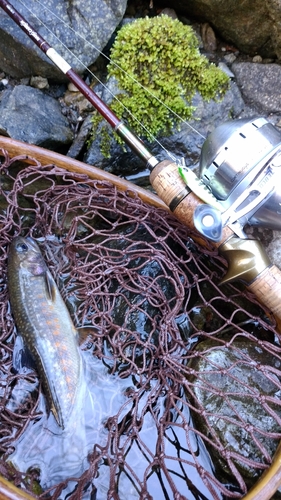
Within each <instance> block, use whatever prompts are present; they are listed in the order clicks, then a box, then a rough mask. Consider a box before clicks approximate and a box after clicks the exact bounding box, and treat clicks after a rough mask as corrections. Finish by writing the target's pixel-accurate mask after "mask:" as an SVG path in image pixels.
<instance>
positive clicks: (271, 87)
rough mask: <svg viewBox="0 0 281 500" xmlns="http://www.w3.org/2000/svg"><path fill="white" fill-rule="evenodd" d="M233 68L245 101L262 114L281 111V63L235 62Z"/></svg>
mask: <svg viewBox="0 0 281 500" xmlns="http://www.w3.org/2000/svg"><path fill="white" fill-rule="evenodd" d="M231 69H232V71H233V73H234V74H235V77H236V81H237V84H238V86H239V87H240V88H241V92H242V95H243V97H244V99H245V102H247V103H248V104H249V105H250V106H254V107H255V108H256V109H257V110H258V111H259V113H261V114H265V115H267V114H269V113H280V112H281V99H280V79H281V66H280V65H279V64H258V63H248V62H241V63H238V62H237V63H236V62H235V63H233V65H232V67H231Z"/></svg>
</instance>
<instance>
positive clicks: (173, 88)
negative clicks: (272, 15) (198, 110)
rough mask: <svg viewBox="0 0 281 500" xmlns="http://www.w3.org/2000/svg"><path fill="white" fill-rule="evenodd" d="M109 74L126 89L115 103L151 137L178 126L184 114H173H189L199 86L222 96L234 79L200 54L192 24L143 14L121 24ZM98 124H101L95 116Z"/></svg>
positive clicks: (125, 117) (121, 113) (208, 95)
mask: <svg viewBox="0 0 281 500" xmlns="http://www.w3.org/2000/svg"><path fill="white" fill-rule="evenodd" d="M108 75H109V77H111V76H114V77H115V78H116V79H117V81H118V85H119V88H120V91H121V92H120V94H119V95H117V98H118V101H115V100H114V101H113V102H112V103H111V108H112V109H113V111H114V112H115V113H116V114H117V116H118V117H120V118H121V119H123V120H125V121H127V123H128V125H129V126H131V127H132V128H133V129H134V131H135V132H136V133H137V134H139V135H141V136H143V137H147V138H148V139H149V138H150V137H151V136H150V133H151V134H153V135H154V136H156V135H157V134H159V133H160V132H167V131H169V130H171V128H172V127H173V126H174V125H177V124H178V123H179V122H180V119H179V118H177V117H176V116H175V114H174V113H176V114H177V115H179V116H180V117H181V118H182V119H185V120H186V119H189V118H190V117H191V116H192V114H193V112H194V107H192V106H191V101H192V97H193V96H194V94H195V92H196V91H199V92H200V94H201V95H202V97H203V98H204V99H211V98H215V99H219V98H221V97H222V95H223V94H224V93H225V91H226V90H227V88H228V83H229V79H228V77H227V76H226V75H225V73H223V72H222V71H221V70H220V69H218V68H217V67H216V66H215V65H214V64H210V63H209V61H208V59H207V58H206V57H204V56H202V55H201V54H200V52H199V46H198V39H197V37H196V35H195V33H194V31H193V30H192V28H191V27H190V26H186V25H184V24H182V23H181V22H180V21H178V20H174V19H172V18H170V17H168V16H166V15H163V16H159V17H153V18H148V17H146V18H142V19H138V20H136V21H134V22H132V23H129V24H126V25H125V26H124V27H123V28H121V29H120V31H119V32H118V34H117V37H116V40H115V42H114V45H113V47H112V50H111V62H110V63H109V66H108ZM137 82H138V83H137ZM152 94H153V95H152ZM162 102H164V103H165V105H166V106H168V108H169V109H168V108H166V107H165V106H163V105H162V104H161V103H162ZM124 106H125V107H124ZM125 108H127V109H128V110H129V112H128V111H127V110H126V109H125ZM131 114H132V115H134V117H135V118H136V120H135V119H133V117H132V115H131ZM94 123H95V127H94V128H96V127H97V121H96V118H94ZM141 125H143V126H144V127H145V129H146V130H144V129H143V127H142V126H141Z"/></svg>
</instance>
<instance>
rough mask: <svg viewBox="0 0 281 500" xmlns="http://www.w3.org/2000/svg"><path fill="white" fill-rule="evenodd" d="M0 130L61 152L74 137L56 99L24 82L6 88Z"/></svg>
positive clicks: (0, 116)
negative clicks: (11, 88) (11, 87)
mask: <svg viewBox="0 0 281 500" xmlns="http://www.w3.org/2000/svg"><path fill="white" fill-rule="evenodd" d="M0 134H1V135H5V136H8V137H12V138H13V139H18V140H20V141H23V142H27V143H30V144H35V145H37V146H42V147H45V148H48V149H53V150H55V151H59V152H64V150H65V149H66V147H67V146H68V145H69V144H70V143H71V141H72V140H73V134H72V132H71V130H70V127H69V123H68V120H67V119H66V118H65V117H64V116H63V115H62V112H61V108H60V105H59V103H58V102H57V101H56V99H54V98H53V97H51V96H48V95H45V94H44V93H43V92H42V91H41V90H38V89H33V88H32V87H26V86H25V85H18V86H16V87H15V88H14V89H13V90H6V91H5V92H4V94H3V96H2V99H1V103H0Z"/></svg>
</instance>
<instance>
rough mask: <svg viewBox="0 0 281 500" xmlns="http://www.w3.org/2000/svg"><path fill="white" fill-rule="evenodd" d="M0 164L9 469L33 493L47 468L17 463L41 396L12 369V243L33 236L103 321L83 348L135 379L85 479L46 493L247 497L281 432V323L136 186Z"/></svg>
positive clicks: (2, 455) (1, 450)
mask: <svg viewBox="0 0 281 500" xmlns="http://www.w3.org/2000/svg"><path fill="white" fill-rule="evenodd" d="M1 158H2V165H1V198H0V209H1V214H0V227H1V232H0V241H1V255H0V258H1V277H0V294H1V297H0V308H1V309H0V315H1V316H0V318H1V319H0V321H1V326H2V328H1V337H0V349H1V365H0V396H1V403H0V473H1V474H2V475H4V476H5V477H6V478H7V479H9V480H11V481H13V482H14V483H15V484H17V485H20V486H21V487H22V488H26V489H27V490H28V491H33V492H34V491H35V490H34V487H33V486H34V484H37V483H40V471H38V470H31V471H28V473H26V471H18V470H15V468H14V467H13V466H12V465H11V462H10V461H9V457H10V455H11V453H12V452H13V450H14V446H15V444H14V443H15V441H16V440H18V439H19V437H20V436H22V435H23V434H24V433H25V432H26V429H27V427H28V425H29V423H30V422H31V421H32V420H34V419H35V418H38V412H39V409H38V401H39V399H40V397H41V388H40V384H38V379H37V375H36V373H35V372H29V373H27V374H22V373H17V372H15V370H14V369H13V348H14V341H15V337H16V328H15V325H14V321H13V317H12V314H11V311H10V307H9V296H8V290H7V283H6V269H7V255H8V251H9V245H10V242H11V240H12V239H13V238H14V236H16V235H18V234H22V235H31V236H33V237H34V238H36V239H37V240H38V241H39V242H40V246H41V248H42V252H43V254H44V257H45V259H46V262H47V265H48V267H49V269H50V270H51V272H52V274H53V276H54V277H55V279H56V282H57V284H58V286H59V288H60V290H61V293H62V296H63V298H64V300H65V301H66V303H67V306H68V307H69V309H70V312H71V315H72V317H73V321H74V323H75V325H77V326H79V325H89V326H90V325H94V326H96V327H97V329H96V333H95V334H94V335H93V336H92V337H91V339H90V340H89V339H88V340H87V341H86V342H85V343H84V344H83V345H82V347H81V349H84V350H87V351H88V353H90V356H91V357H92V358H93V360H94V359H98V360H101V361H102V363H103V365H104V367H105V368H106V370H107V372H108V374H110V375H114V376H115V377H117V378H118V379H122V380H130V384H129V385H128V388H127V390H126V393H125V395H124V397H125V400H122V404H120V408H119V409H118V408H114V411H112V409H110V408H108V413H107V415H106V418H104V420H103V423H102V424H103V427H104V429H105V431H106V436H107V437H106V440H105V441H103V442H102V443H99V441H98V440H97V441H96V442H93V443H92V447H91V451H90V453H89V456H88V461H87V467H86V468H85V470H84V472H83V473H82V475H81V477H78V478H77V477H76V478H68V477H66V478H65V480H64V481H62V482H60V483H59V484H55V485H52V487H50V488H49V489H48V490H47V491H43V492H42V491H41V492H39V493H38V494H40V496H41V497H42V498H45V497H46V498H47V497H48V495H50V494H51V495H52V498H54V499H56V498H62V496H61V495H62V492H63V490H64V489H65V488H66V486H67V484H68V483H71V484H72V485H73V487H72V489H71V492H70V493H69V494H68V497H69V498H72V499H78V498H82V497H83V495H85V494H86V493H85V492H90V493H89V498H97V499H98V498H108V499H116V500H117V499H119V498H120V499H121V498H127V499H131V498H141V499H150V498H157V499H161V498H163V499H171V498H174V499H189V500H190V499H191V500H192V499H207V498H209V499H221V498H241V497H242V496H243V494H245V492H246V491H247V490H248V488H249V487H250V486H251V485H252V484H253V483H255V482H256V480H257V478H258V477H259V476H260V475H261V473H262V472H263V470H264V469H265V468H267V467H268V465H269V464H270V463H271V459H272V456H273V454H274V452H275V449H276V448H277V445H278V443H279V440H280V437H281V432H280V430H281V428H280V424H281V408H280V391H281V382H280V376H281V369H280V367H281V348H280V337H279V335H278V333H277V332H276V330H275V325H274V320H273V319H272V318H270V317H269V314H268V312H267V311H265V310H264V309H263V308H262V307H260V306H259V305H258V304H257V302H256V301H255V298H254V297H253V296H252V295H250V294H249V293H247V292H245V291H244V290H243V288H242V287H240V286H239V285H237V284H234V285H224V286H219V282H220V279H221V277H222V276H223V273H224V272H225V267H224V261H223V259H222V258H221V257H220V256H219V255H218V254H217V252H216V251H214V250H213V249H212V247H211V246H208V244H207V243H206V247H204V249H202V248H201V247H199V246H198V245H197V244H196V243H195V242H194V241H193V239H192V234H191V233H190V231H188V230H187V229H186V228H184V227H183V226H182V225H181V224H179V223H178V222H177V221H176V220H175V219H174V218H173V217H172V216H171V215H169V214H168V213H166V212H165V211H163V210H161V209H157V208H153V207H151V206H148V205H146V204H145V203H144V202H143V201H142V200H141V199H140V198H139V197H137V196H136V195H135V194H134V193H133V191H132V192H120V191H118V190H117V189H116V187H115V186H114V185H112V184H110V183H108V182H101V181H94V180H90V179H88V178H87V177H86V176H83V175H77V174H72V173H67V172H65V171H64V170H62V169H60V168H58V167H56V166H54V165H49V166H45V167H44V168H43V167H42V166H41V165H40V163H39V162H38V161H37V160H35V159H30V160H29V163H28V164H25V165H23V164H22V163H21V161H22V160H23V158H22V157H14V158H10V157H9V155H8V153H7V152H5V151H2V152H1ZM23 382H28V383H29V386H28V387H32V390H29V391H22V392H21V393H22V394H23V396H22V398H21V400H20V405H19V407H17V408H13V407H11V404H10V403H9V402H10V401H11V393H12V390H13V389H14V388H15V387H17V386H19V387H21V386H20V384H21V383H23ZM39 413H40V412H39ZM135 456H137V462H136V461H134V459H133V457H135ZM104 468H106V470H107V471H108V474H107V476H106V477H107V478H108V479H107V484H106V488H105V490H104V488H103V490H104V491H103V492H102V488H101V487H99V484H100V483H99V481H100V477H101V476H102V471H103V469H104ZM123 478H126V481H127V482H126V481H125V483H124V484H126V485H127V487H126V488H127V489H126V493H125V494H124V491H123V493H122V480H123ZM128 485H129V486H128ZM155 492H157V495H156V493H155ZM155 495H156V496H155ZM276 498H278V497H276Z"/></svg>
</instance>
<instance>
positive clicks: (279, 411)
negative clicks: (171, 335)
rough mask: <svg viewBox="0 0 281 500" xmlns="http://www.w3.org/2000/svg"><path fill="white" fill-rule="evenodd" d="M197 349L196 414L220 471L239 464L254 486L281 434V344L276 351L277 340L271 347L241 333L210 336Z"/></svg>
mask: <svg viewBox="0 0 281 500" xmlns="http://www.w3.org/2000/svg"><path fill="white" fill-rule="evenodd" d="M195 350H196V351H197V353H198V356H196V357H194V358H193V359H192V360H191V362H190V368H192V369H193V370H195V371H196V375H195V376H194V378H193V379H191V383H193V384H194V386H193V391H194V397H195V405H196V407H197V408H198V411H195V412H194V415H193V416H194V420H195V421H196V423H197V425H198V428H199V429H200V430H201V432H203V433H204V435H206V436H207V437H208V438H210V439H211V440H212V441H213V442H215V444H216V446H210V449H209V452H210V454H211V456H212V458H213V460H214V462H215V464H216V468H217V474H218V475H220V476H221V475H224V476H225V475H226V477H227V476H228V477H229V476H232V477H233V472H234V470H233V466H234V468H237V471H239V472H238V474H239V473H240V474H241V476H242V477H243V479H244V480H245V483H246V484H247V486H248V487H251V486H252V485H253V484H254V483H255V482H256V480H257V478H258V477H259V476H260V475H261V473H262V470H263V469H264V465H266V466H267V465H269V464H270V461H271V458H272V457H273V455H274V453H275V451H276V448H277V446H278V442H279V440H280V434H281V426H280V419H281V407H280V405H278V404H277V403H276V401H278V399H280V395H281V382H280V371H279V370H280V365H281V362H280V354H279V355H278V347H277V348H276V355H275V354H273V352H272V351H273V349H272V346H271V348H270V350H267V349H266V348H264V347H261V346H260V345H259V343H258V342H257V341H254V340H253V341H252V340H248V339H247V338H243V337H242V336H241V337H239V336H238V337H237V338H236V339H234V340H233V341H232V342H229V343H228V344H225V342H223V343H219V341H218V340H215V339H208V340H205V341H203V342H201V343H199V344H198V345H197V346H196V348H195ZM274 400H275V401H274ZM262 464H264V465H262ZM231 467H232V471H231ZM276 498H279V496H278V497H276Z"/></svg>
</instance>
